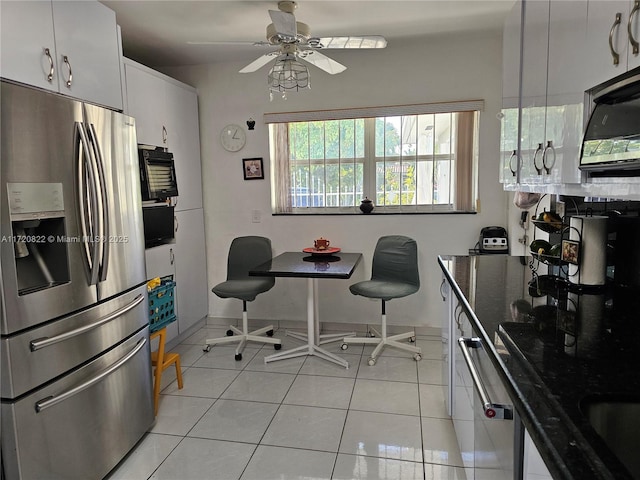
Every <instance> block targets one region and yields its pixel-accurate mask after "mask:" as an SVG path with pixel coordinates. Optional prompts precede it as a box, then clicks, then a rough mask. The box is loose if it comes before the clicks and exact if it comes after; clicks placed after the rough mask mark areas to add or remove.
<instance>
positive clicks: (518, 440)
mask: <svg viewBox="0 0 640 480" xmlns="http://www.w3.org/2000/svg"><path fill="white" fill-rule="evenodd" d="M474 333H475V332H474ZM496 342H497V343H496V347H497V348H500V344H499V343H498V342H499V339H497V340H496ZM483 343H484V342H483V340H482V339H481V338H480V337H479V336H461V337H459V338H458V346H459V350H460V355H459V358H460V359H461V360H462V361H461V362H458V363H459V364H462V365H460V368H461V369H464V370H466V371H465V374H466V375H468V377H467V378H470V379H471V383H472V385H473V393H472V394H470V396H472V397H473V398H472V399H470V402H469V403H470V404H471V406H472V408H473V468H472V469H470V468H467V469H466V471H467V480H471V478H473V479H475V480H519V479H521V478H522V463H521V462H522V460H521V459H522V448H523V428H522V424H521V422H520V419H519V417H518V416H517V413H516V410H515V409H514V408H513V406H512V405H511V401H510V398H509V394H508V393H507V391H506V389H505V387H504V385H503V383H502V380H501V379H500V377H499V375H498V372H497V371H496V368H495V367H494V365H493V363H492V362H491V359H490V358H489V354H488V353H487V351H486V350H485V347H484V344H483ZM516 459H517V460H516ZM471 471H472V472H473V477H471ZM470 477H471V478H470Z"/></svg>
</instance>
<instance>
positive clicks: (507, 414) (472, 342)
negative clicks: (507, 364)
mask: <svg viewBox="0 0 640 480" xmlns="http://www.w3.org/2000/svg"><path fill="white" fill-rule="evenodd" d="M458 345H459V346H460V349H461V350H462V358H463V359H464V363H466V364H467V368H468V369H469V373H470V374H471V379H472V380H473V385H474V387H476V391H477V392H478V395H479V396H480V401H481V402H482V410H483V411H484V416H485V417H487V418H496V419H502V420H513V410H512V408H511V406H510V405H501V404H499V403H493V402H492V401H491V399H490V398H489V394H488V393H487V389H486V388H485V386H484V383H482V379H481V378H480V375H479V373H478V370H477V369H476V366H475V364H474V363H473V359H472V358H471V354H470V353H469V349H470V348H474V349H476V348H479V349H482V340H480V339H479V338H464V337H460V338H459V339H458Z"/></svg>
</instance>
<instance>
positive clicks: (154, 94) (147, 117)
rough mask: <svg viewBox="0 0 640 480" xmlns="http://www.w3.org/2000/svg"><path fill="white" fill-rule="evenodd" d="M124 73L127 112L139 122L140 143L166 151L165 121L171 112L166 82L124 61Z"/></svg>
mask: <svg viewBox="0 0 640 480" xmlns="http://www.w3.org/2000/svg"><path fill="white" fill-rule="evenodd" d="M124 71H125V78H126V83H127V85H126V88H127V108H126V109H125V113H126V114H127V115H131V116H132V117H135V119H136V136H137V139H138V143H141V144H144V145H155V146H156V147H165V148H166V146H167V133H166V132H167V127H166V126H165V123H166V121H165V120H166V118H167V117H168V113H167V104H166V101H165V85H166V82H165V80H163V79H162V78H160V77H159V76H156V75H152V74H150V73H148V71H146V70H143V69H142V68H139V67H137V66H135V65H132V64H131V63H129V61H128V60H126V61H125V64H124Z"/></svg>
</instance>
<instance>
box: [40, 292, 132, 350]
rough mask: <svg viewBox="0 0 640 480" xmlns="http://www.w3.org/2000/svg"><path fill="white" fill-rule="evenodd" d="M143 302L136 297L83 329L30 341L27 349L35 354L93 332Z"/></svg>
mask: <svg viewBox="0 0 640 480" xmlns="http://www.w3.org/2000/svg"><path fill="white" fill-rule="evenodd" d="M143 300H144V296H143V295H138V296H136V298H134V299H133V300H132V301H131V302H129V303H128V304H126V305H125V306H124V307H121V308H119V309H117V310H115V311H113V312H111V313H110V314H108V315H106V316H104V317H102V318H100V319H99V320H98V321H96V322H94V323H90V324H89V325H85V326H83V327H80V328H76V329H74V330H69V331H68V332H65V333H61V334H60V335H56V336H55V337H43V338H38V339H36V340H31V342H30V343H29V347H30V348H31V351H32V352H35V351H36V350H40V349H41V348H45V347H49V346H51V345H53V344H55V343H58V342H64V341H65V340H68V339H70V338H72V337H75V336H77V335H81V334H83V333H85V332H88V331H89V330H93V329H94V328H97V327H99V326H101V325H104V324H105V323H107V322H110V321H111V320H114V319H116V318H118V317H120V316H122V315H124V314H125V313H127V312H128V311H129V310H132V309H133V308H135V307H137V306H138V305H140V303H142V301H143Z"/></svg>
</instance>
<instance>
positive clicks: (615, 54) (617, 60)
mask: <svg viewBox="0 0 640 480" xmlns="http://www.w3.org/2000/svg"><path fill="white" fill-rule="evenodd" d="M621 17H622V14H620V13H616V20H615V21H614V22H613V25H611V30H610V31H609V49H610V50H611V56H612V57H613V64H614V65H618V63H620V54H619V53H618V52H616V51H615V49H614V48H613V32H614V31H615V29H616V27H617V26H618V25H620V21H621V20H620V19H621Z"/></svg>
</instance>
